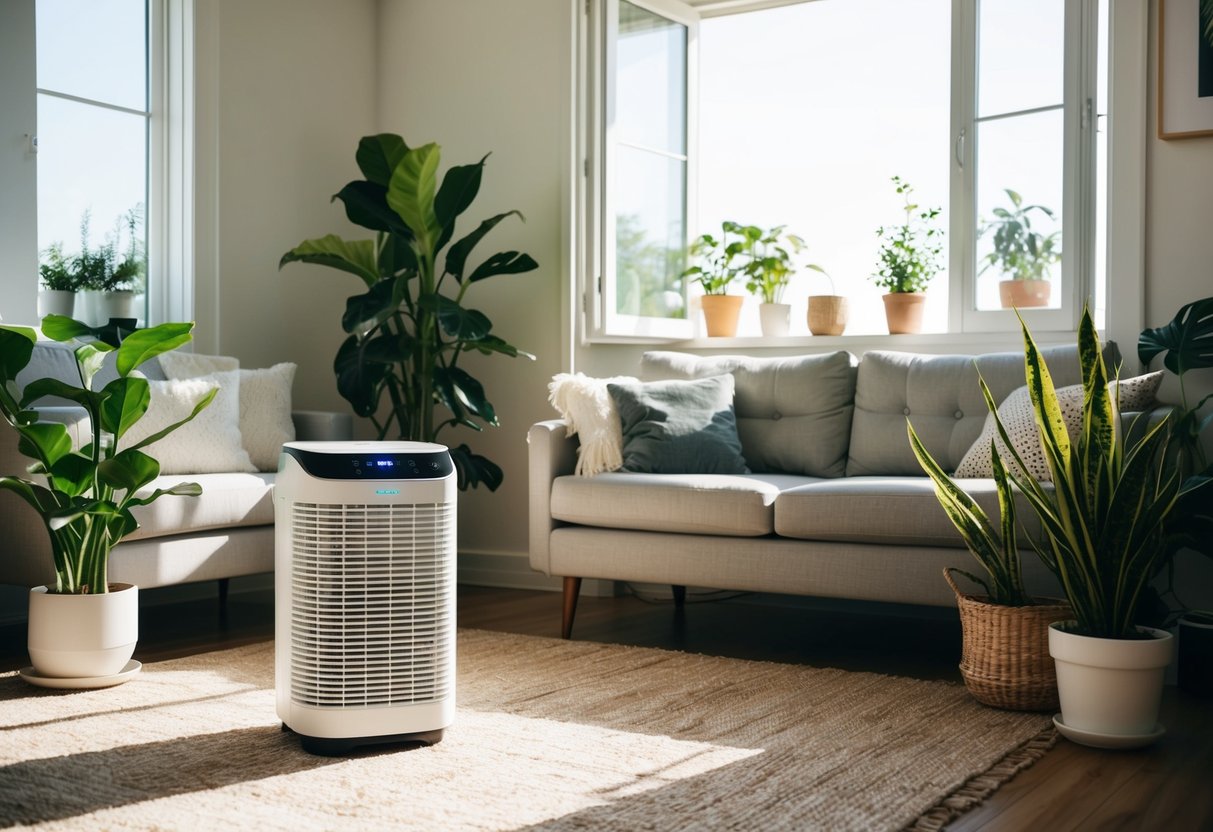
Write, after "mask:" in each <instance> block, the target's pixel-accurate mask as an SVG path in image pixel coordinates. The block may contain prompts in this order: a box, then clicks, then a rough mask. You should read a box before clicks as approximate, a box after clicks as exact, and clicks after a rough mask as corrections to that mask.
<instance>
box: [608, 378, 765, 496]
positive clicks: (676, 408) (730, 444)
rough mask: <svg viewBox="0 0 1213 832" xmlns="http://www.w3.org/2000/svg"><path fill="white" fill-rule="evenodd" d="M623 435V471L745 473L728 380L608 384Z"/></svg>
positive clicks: (731, 379)
mask: <svg viewBox="0 0 1213 832" xmlns="http://www.w3.org/2000/svg"><path fill="white" fill-rule="evenodd" d="M607 390H608V391H610V394H611V398H612V399H614V401H615V407H616V409H617V410H618V411H619V422H620V428H621V430H622V433H623V470H625V471H633V472H636V473H647V474H748V473H750V469H749V468H747V467H746V462H745V459H744V457H742V455H741V440H740V439H738V438H737V419H736V417H735V416H734V414H733V377H732V376H731V375H723V376H711V377H709V378H703V379H696V380H694V381H651V382H639V381H636V382H621V383H613V382H612V383H608V384H607Z"/></svg>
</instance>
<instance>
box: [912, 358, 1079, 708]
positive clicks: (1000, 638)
mask: <svg viewBox="0 0 1213 832" xmlns="http://www.w3.org/2000/svg"><path fill="white" fill-rule="evenodd" d="M981 387H982V392H983V393H984V394H985V397H986V399H987V401H992V397H991V395H990V391H989V389H988V388H987V387H986V384H985V381H984V380H982V382H981ZM906 430H907V432H908V433H909V438H910V446H911V447H912V448H913V450H914V456H915V457H917V459H918V463H919V465H921V466H922V469H923V470H924V471H925V472H926V473H927V475H928V476H930V478H931V481H932V482H933V483H934V485H935V496H936V497H937V498H938V499H939V503H940V505H941V506H942V507H943V509H944V511H945V512H946V513H947V515H948V519H950V520H951V521H952V524H953V525H954V526H956V529H957V531H959V532H960V534H961V537H963V538H964V541H965V545H966V546H967V547H968V549H969V551H970V552H971V553H972V554H973V557H975V558H976V559H977V561H978V563H980V564H981V566H982V568H983V569H984V570H985V572H986V577H987V578H988V580H983V579H982V578H979V577H977V576H976V575H973V574H971V573H969V572H964V571H963V570H959V569H958V570H952V569H945V570H944V579H945V580H946V581H947V582H948V585H949V586H950V587H951V588H952V591H953V592H954V593H956V603H957V606H958V607H959V609H960V622H961V627H962V633H963V647H962V652H961V661H960V673H961V675H962V676H963V677H964V681H965V687H966V688H967V689H968V691H969V693H971V694H972V695H973V697H974V698H975V699H977V701H979V702H982V703H984V704H986V705H992V706H994V707H996V708H1007V709H1010V710H1021V711H1039V710H1053V709H1056V707H1057V704H1058V699H1057V675H1056V673H1055V671H1054V664H1053V659H1052V657H1050V655H1049V625H1050V624H1051V623H1053V622H1054V621H1060V620H1063V619H1066V618H1069V617H1070V616H1071V614H1072V613H1071V610H1070V607H1069V606H1068V605H1067V604H1065V603H1064V602H1062V601H1059V600H1057V599H1051V598H1050V599H1034V598H1031V597H1029V596H1028V594H1027V593H1026V592H1025V591H1024V586H1023V576H1022V573H1021V569H1020V551H1019V543H1018V540H1017V534H1016V518H1015V499H1014V493H1013V491H1012V488H1011V484H1010V480H1009V479H1008V476H1007V470H1006V467H1005V466H1004V465H1003V463H1002V460H1001V459H1000V458H999V456H998V448H997V446H996V445H995V444H994V443H993V442H991V443H990V444H991V448H990V456H991V463H992V465H993V469H994V483H995V486H996V488H997V490H998V507H999V524H998V525H997V526H995V525H994V523H993V522H991V521H990V519H989V517H988V516H987V515H986V513H985V511H984V510H983V509H982V507H981V506H980V505H978V503H977V502H976V501H975V500H974V499H973V498H972V497H971V496H969V494H968V493H966V492H965V491H964V489H962V488H961V487H960V486H959V485H957V484H956V482H955V480H953V479H952V478H951V477H950V476H948V474H947V473H946V472H944V470H943V468H941V467H940V465H939V464H938V463H937V462H936V461H935V459H934V458H933V457H932V456H931V454H930V452H929V451H928V450H927V449H926V447H924V446H923V444H922V442H921V441H920V440H919V438H918V435H917V434H916V433H915V432H914V427H913V425H912V424H910V421H909V420H908V419H907V420H906ZM953 571H956V572H959V573H960V574H963V575H964V576H965V577H967V578H969V579H970V580H971V581H973V582H974V583H977V584H979V585H980V586H982V587H983V588H984V589H985V591H986V592H985V595H984V596H973V595H966V594H965V593H963V592H961V591H960V589H959V587H957V585H956V582H955V581H954V580H953V578H952V575H951V573H952V572H953Z"/></svg>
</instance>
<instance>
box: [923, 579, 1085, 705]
mask: <svg viewBox="0 0 1213 832" xmlns="http://www.w3.org/2000/svg"><path fill="white" fill-rule="evenodd" d="M943 576H944V579H945V580H946V581H947V582H948V586H950V587H952V591H953V592H955V593H956V604H957V606H958V607H959V608H960V625H961V629H962V631H963V633H964V644H963V647H962V649H961V657H960V675H961V676H963V677H964V680H965V687H966V688H967V689H968V691H969V693H970V694H972V695H973V698H974V699H976V700H977V701H978V702H981V703H982V704H985V705H990V706H992V707H995V708H1005V709H1007V710H1012V711H1055V710H1057V708H1058V707H1059V703H1058V699H1057V673H1056V670H1055V669H1054V665H1053V658H1052V656H1050V655H1049V625H1050V624H1051V623H1053V622H1054V621H1062V620H1064V619H1067V618H1073V617H1074V615H1073V612H1072V611H1071V610H1070V606H1069V605H1068V604H1066V603H1065V602H1063V601H1061V600H1058V599H1052V598H1050V599H1047V603H1043V604H1033V605H1031V606H1027V607H1007V606H1003V605H1002V604H991V603H990V602H989V601H988V600H987V599H986V597H985V596H974V595H965V594H964V593H963V592H961V591H960V588H959V587H957V586H956V582H955V581H954V580H953V579H952V575H951V570H949V569H945V570H944V571H943Z"/></svg>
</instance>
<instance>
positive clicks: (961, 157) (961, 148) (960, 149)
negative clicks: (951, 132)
mask: <svg viewBox="0 0 1213 832" xmlns="http://www.w3.org/2000/svg"><path fill="white" fill-rule="evenodd" d="M953 152H954V153H955V154H956V166H957V167H958V168H960V169H961V170H964V169H965V129H964V128H963V127H962V128H960V133H958V134H957V135H956V144H955V145H954V146H953Z"/></svg>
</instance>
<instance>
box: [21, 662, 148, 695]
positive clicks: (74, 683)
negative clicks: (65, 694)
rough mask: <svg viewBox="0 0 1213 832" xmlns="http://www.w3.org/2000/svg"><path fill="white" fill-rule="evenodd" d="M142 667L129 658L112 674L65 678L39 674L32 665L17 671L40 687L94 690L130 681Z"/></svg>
mask: <svg viewBox="0 0 1213 832" xmlns="http://www.w3.org/2000/svg"><path fill="white" fill-rule="evenodd" d="M142 669H143V663H142V662H138V661H135V660H134V659H131V660H130V661H129V662H127V663H126V667H124V668H122V670H120V671H118V672H117V673H115V674H113V675H112V676H80V677H78V678H74V679H73V678H66V677H63V676H40V675H38V672H37V671H36V670H34V669H33V668H32V667H23V668H21V670H20V671H18V672H19V674H20V676H21V678H22V679H24V680H25V681H27V682H29V683H30V684H31V685H37V686H38V687H40V688H55V689H57V690H95V689H97V688H111V687H113V686H114V685H120V684H122V683H123V682H127V681H130V680H131V679H132V678H134V676H135V675H136V674H137V673H138V672H139V671H140V670H142Z"/></svg>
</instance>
